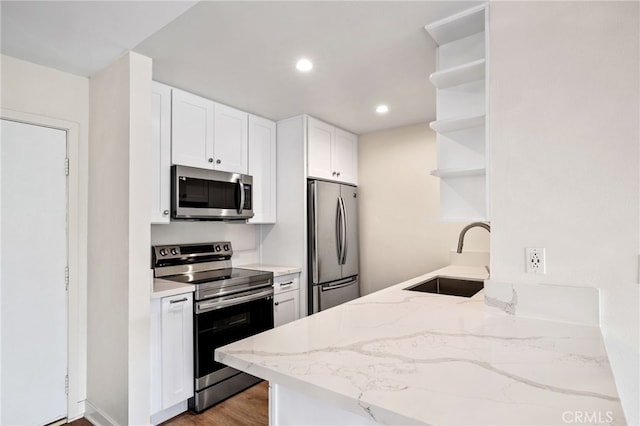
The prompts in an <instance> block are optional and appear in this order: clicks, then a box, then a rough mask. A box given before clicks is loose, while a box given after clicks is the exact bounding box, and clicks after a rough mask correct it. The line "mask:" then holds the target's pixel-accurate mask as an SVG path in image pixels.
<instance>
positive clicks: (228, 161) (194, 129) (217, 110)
mask: <svg viewBox="0 0 640 426" xmlns="http://www.w3.org/2000/svg"><path fill="white" fill-rule="evenodd" d="M172 110H173V111H172V112H173V119H172V144H171V148H172V149H171V162H172V163H173V164H180V165H183V166H191V167H200V168H204V169H213V170H221V171H227V172H233V173H247V170H248V158H249V157H248V114H247V113H246V112H243V111H240V110H237V109H235V108H231V107H228V106H225V105H221V104H217V103H215V102H213V101H211V100H209V99H205V98H202V97H200V96H196V95H193V94H191V93H187V92H184V91H182V90H179V89H173V97H172Z"/></svg>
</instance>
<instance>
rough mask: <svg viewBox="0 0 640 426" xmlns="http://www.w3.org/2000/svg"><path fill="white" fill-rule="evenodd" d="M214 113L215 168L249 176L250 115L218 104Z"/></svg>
mask: <svg viewBox="0 0 640 426" xmlns="http://www.w3.org/2000/svg"><path fill="white" fill-rule="evenodd" d="M214 111H215V118H214V137H213V141H214V146H213V158H214V162H213V168H214V169H215V170H224V171H227V172H233V173H242V174H247V171H248V164H249V154H248V150H249V145H248V143H249V142H248V141H249V139H248V130H249V129H248V126H249V124H248V123H249V114H248V113H246V112H244V111H240V110H238V109H235V108H231V107H228V106H226V105H222V104H218V103H216V104H215V107H214Z"/></svg>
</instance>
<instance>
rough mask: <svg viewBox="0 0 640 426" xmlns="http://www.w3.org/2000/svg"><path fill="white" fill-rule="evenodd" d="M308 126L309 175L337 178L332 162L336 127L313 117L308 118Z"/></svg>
mask: <svg viewBox="0 0 640 426" xmlns="http://www.w3.org/2000/svg"><path fill="white" fill-rule="evenodd" d="M307 126H308V129H307V133H308V135H307V136H308V150H307V158H308V160H307V164H308V167H309V173H308V175H309V177H316V178H320V179H333V180H335V179H336V171H335V170H334V168H333V165H332V164H331V161H332V154H331V150H332V149H333V139H334V138H335V128H334V127H333V126H330V125H329V124H327V123H323V122H322V121H319V120H316V119H314V118H311V117H309V119H308V120H307Z"/></svg>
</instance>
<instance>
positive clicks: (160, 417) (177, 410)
mask: <svg viewBox="0 0 640 426" xmlns="http://www.w3.org/2000/svg"><path fill="white" fill-rule="evenodd" d="M187 409H188V406H187V401H182V402H179V403H177V404H176V405H174V406H172V407H169V408H167V409H166V410H162V411H159V412H157V413H156V414H154V415H152V416H151V424H152V425H158V424H160V423H162V422H165V421H167V420H169V419H170V418H172V417H175V416H177V415H178V414H181V413H184V412H185V411H187Z"/></svg>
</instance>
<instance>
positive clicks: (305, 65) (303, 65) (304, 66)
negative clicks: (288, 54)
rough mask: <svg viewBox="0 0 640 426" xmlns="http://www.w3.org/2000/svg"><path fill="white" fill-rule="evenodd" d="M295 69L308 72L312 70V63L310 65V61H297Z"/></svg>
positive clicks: (305, 59)
mask: <svg viewBox="0 0 640 426" xmlns="http://www.w3.org/2000/svg"><path fill="white" fill-rule="evenodd" d="M296 68H297V69H298V71H301V72H308V71H311V69H312V68H313V63H311V61H310V60H308V59H307V58H302V59H300V60H298V62H296Z"/></svg>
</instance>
